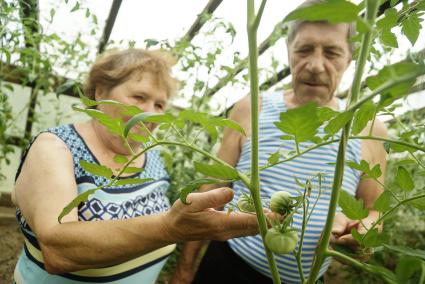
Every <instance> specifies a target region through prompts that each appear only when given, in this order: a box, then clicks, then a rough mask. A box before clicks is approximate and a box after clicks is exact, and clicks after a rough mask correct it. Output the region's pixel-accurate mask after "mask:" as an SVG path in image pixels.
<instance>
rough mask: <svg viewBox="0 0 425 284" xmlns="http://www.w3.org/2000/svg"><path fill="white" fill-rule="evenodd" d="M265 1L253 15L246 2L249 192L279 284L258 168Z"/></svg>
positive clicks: (275, 281) (274, 274) (275, 280)
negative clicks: (260, 47)
mask: <svg viewBox="0 0 425 284" xmlns="http://www.w3.org/2000/svg"><path fill="white" fill-rule="evenodd" d="M264 4H265V1H264V0H263V1H262V3H261V7H260V10H259V13H258V14H257V15H255V8H254V0H247V30H248V47H249V77H250V87H251V89H250V91H251V92H250V93H251V143H252V144H251V145H252V146H251V147H252V148H251V182H250V185H251V186H250V188H249V189H250V192H251V196H252V199H253V201H254V206H255V212H256V214H257V220H258V225H259V229H260V234H261V238H262V240H263V245H264V250H265V253H266V256H267V260H268V262H269V267H270V271H271V274H272V278H273V283H274V284H280V283H281V282H280V276H279V271H278V270H277V266H276V261H275V259H274V255H273V253H272V252H271V251H270V249H269V248H268V247H267V245H266V243H265V237H266V234H267V229H268V228H267V220H266V217H265V215H264V212H263V206H262V203H261V198H260V177H259V173H260V171H259V166H258V93H259V87H258V66H257V63H258V49H257V28H258V24H259V21H260V19H261V14H262V12H263V10H264Z"/></svg>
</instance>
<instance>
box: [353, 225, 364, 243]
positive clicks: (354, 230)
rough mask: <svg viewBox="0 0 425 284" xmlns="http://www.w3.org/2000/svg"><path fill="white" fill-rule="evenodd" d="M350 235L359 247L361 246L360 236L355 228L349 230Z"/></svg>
mask: <svg viewBox="0 0 425 284" xmlns="http://www.w3.org/2000/svg"><path fill="white" fill-rule="evenodd" d="M351 235H352V236H353V238H354V239H355V240H356V241H357V242H358V243H359V244H361V245H363V240H362V234H360V233H359V232H358V231H357V229H356V228H355V227H353V228H352V229H351Z"/></svg>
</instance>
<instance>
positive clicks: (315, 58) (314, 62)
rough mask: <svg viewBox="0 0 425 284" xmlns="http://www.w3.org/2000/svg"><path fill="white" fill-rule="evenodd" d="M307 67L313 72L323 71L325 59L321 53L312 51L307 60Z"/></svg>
mask: <svg viewBox="0 0 425 284" xmlns="http://www.w3.org/2000/svg"><path fill="white" fill-rule="evenodd" d="M307 69H308V71H310V72H311V73H313V74H317V73H322V72H323V71H325V61H324V58H323V55H322V54H319V53H314V54H313V55H312V56H311V57H310V58H309V60H308V63H307Z"/></svg>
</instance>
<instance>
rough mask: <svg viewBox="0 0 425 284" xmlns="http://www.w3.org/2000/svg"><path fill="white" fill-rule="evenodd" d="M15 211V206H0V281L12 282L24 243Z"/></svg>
mask: <svg viewBox="0 0 425 284" xmlns="http://www.w3.org/2000/svg"><path fill="white" fill-rule="evenodd" d="M14 211H15V210H14V208H6V207H0V283H12V276H13V271H14V269H15V265H16V262H17V261H18V257H19V255H20V253H21V250H22V246H23V243H24V239H23V236H22V234H21V231H20V229H19V225H18V222H17V221H16V218H14Z"/></svg>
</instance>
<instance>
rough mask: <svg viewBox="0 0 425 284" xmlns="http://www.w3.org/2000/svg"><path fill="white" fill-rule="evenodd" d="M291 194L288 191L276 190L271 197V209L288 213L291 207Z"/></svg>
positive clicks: (280, 212)
mask: <svg viewBox="0 0 425 284" xmlns="http://www.w3.org/2000/svg"><path fill="white" fill-rule="evenodd" d="M291 203H292V199H291V195H290V194H289V193H288V192H286V191H276V192H274V193H273V194H272V196H271V198H270V209H271V210H272V211H273V212H276V213H279V214H282V215H284V214H286V213H288V211H289V210H290V209H291Z"/></svg>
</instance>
